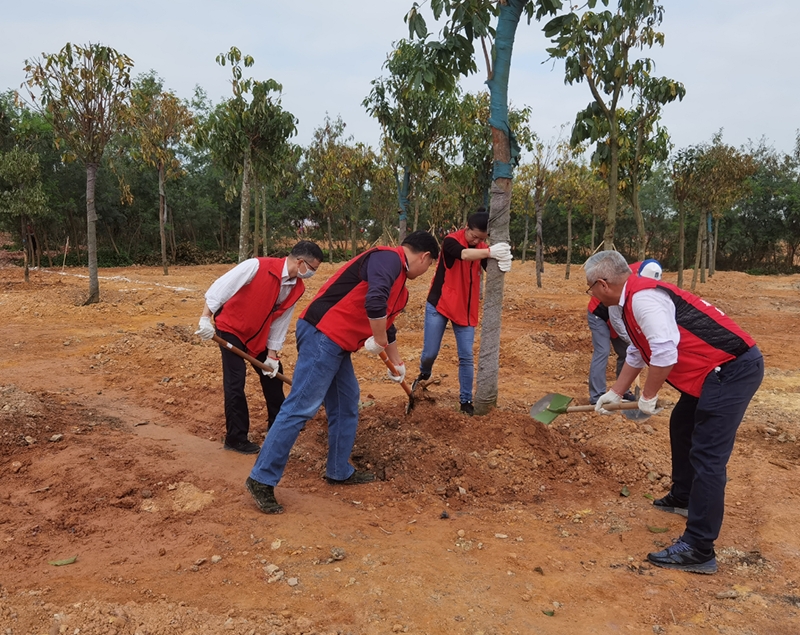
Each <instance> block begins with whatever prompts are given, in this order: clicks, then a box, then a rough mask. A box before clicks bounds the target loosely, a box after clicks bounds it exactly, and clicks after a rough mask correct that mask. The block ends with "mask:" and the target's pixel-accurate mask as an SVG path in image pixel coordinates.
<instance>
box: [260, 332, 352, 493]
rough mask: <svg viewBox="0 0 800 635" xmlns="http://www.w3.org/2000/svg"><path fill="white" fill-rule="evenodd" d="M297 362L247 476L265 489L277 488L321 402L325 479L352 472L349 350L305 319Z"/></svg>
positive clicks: (350, 365) (298, 341) (297, 333)
mask: <svg viewBox="0 0 800 635" xmlns="http://www.w3.org/2000/svg"><path fill="white" fill-rule="evenodd" d="M296 335H297V364H295V368H294V375H293V377H292V390H291V392H290V393H289V396H288V397H287V398H286V401H284V402H283V407H282V408H281V411H280V412H279V413H278V416H277V418H276V419H275V422H274V423H273V424H272V426H271V427H270V429H269V432H268V433H267V438H266V440H265V441H264V444H263V445H262V446H261V452H259V454H258V458H257V459H256V463H255V465H254V466H253V470H252V472H250V477H251V478H252V479H253V480H255V481H258V482H259V483H263V484H265V485H272V486H273V487H274V486H275V485H277V484H278V482H279V481H280V480H281V477H282V476H283V470H284V469H285V468H286V462H287V461H288V460H289V452H290V451H291V450H292V447H293V446H294V444H295V441H297V435H298V434H299V433H300V430H302V428H303V425H304V424H305V422H306V421H308V420H309V419H311V418H312V417H313V416H314V415H315V414H317V411H318V410H319V407H320V406H321V405H322V404H323V403H324V404H325V412H326V414H327V416H328V465H327V469H326V475H327V476H328V477H329V478H333V479H336V480H337V481H343V480H345V479H346V478H348V477H349V476H350V475H351V474H352V473H353V472H354V471H355V469H354V468H353V466H352V465H350V453H351V452H352V450H353V443H355V440H356V429H357V428H358V398H359V389H358V381H357V380H356V374H355V371H354V370H353V362H352V360H351V359H350V351H345V350H343V349H342V348H341V347H340V346H339V345H338V344H336V343H335V342H334V341H333V340H331V339H330V338H328V337H327V336H326V335H325V334H323V333H322V332H321V331H318V330H317V329H316V328H315V327H313V326H312V325H311V324H309V323H308V322H306V321H305V320H297V327H296Z"/></svg>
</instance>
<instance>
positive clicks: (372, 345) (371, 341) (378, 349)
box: [364, 335, 386, 355]
mask: <svg viewBox="0 0 800 635" xmlns="http://www.w3.org/2000/svg"><path fill="white" fill-rule="evenodd" d="M364 348H366V349H367V352H368V353H372V354H373V355H380V354H381V353H382V352H383V349H384V348H386V347H385V346H381V345H380V344H378V343H377V342H376V341H375V338H374V337H373V336H372V335H370V336H369V338H368V339H367V341H366V342H364Z"/></svg>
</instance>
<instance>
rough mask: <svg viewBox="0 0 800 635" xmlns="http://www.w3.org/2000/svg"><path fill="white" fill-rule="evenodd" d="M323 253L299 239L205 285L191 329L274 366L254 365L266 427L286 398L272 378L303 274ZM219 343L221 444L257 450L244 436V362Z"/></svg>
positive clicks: (246, 422)
mask: <svg viewBox="0 0 800 635" xmlns="http://www.w3.org/2000/svg"><path fill="white" fill-rule="evenodd" d="M322 258H323V254H322V250H321V249H320V248H319V246H318V245H317V244H316V243H313V242H311V241H308V240H301V241H300V242H299V243H297V244H296V245H295V246H294V247H293V248H292V250H291V252H290V253H289V255H288V256H287V257H286V258H250V259H248V260H245V261H244V262H241V263H239V264H238V265H236V266H235V267H234V268H233V269H231V270H230V271H229V272H228V273H226V274H225V275H224V276H222V277H221V278H219V279H218V280H217V281H216V282H214V284H212V285H211V287H209V289H208V291H206V295H205V298H206V302H205V306H204V307H203V314H202V317H201V318H200V325H199V328H198V330H197V332H196V333H195V334H196V335H199V336H200V338H201V339H203V340H210V339H211V338H213V337H214V334H215V333H217V334H218V335H219V336H220V337H221V338H222V339H224V340H225V341H226V342H230V343H231V344H233V345H234V346H235V347H237V348H239V349H240V350H242V351H245V352H247V353H249V354H250V355H251V356H252V357H255V358H256V359H257V360H258V361H260V362H263V363H264V364H266V365H267V366H269V368H271V369H272V370H271V372H268V371H266V370H260V369H258V368H256V371H257V372H258V377H259V379H260V381H261V390H262V392H263V393H264V399H265V400H266V402H267V417H268V423H267V429H268V430H269V426H271V425H272V423H273V422H274V421H275V418H276V417H277V416H278V413H279V412H280V409H281V405H282V404H283V401H284V394H283V382H282V381H280V380H279V379H277V378H276V375H277V373H283V365H282V364H281V361H280V358H279V353H280V351H281V349H282V348H283V342H284V340H285V339H286V333H287V331H288V330H289V324H290V322H291V320H292V313H293V312H294V307H295V304H297V301H298V300H299V299H300V296H302V295H303V292H304V291H305V286H304V285H303V279H307V278H310V277H311V276H313V275H314V272H316V270H317V267H319V265H320V263H321V262H322ZM212 315H213V316H214V324H212V322H211V316H212ZM215 325H216V329H215ZM219 348H220V351H221V352H222V385H223V390H224V392H225V430H226V435H225V442H224V444H223V447H224V448H225V449H226V450H232V451H234V452H239V453H240V454H256V453H257V452H258V451H259V450H260V449H261V446H259V445H258V444H256V443H252V442H251V441H250V440H249V439H248V438H247V437H248V433H249V431H250V413H249V410H248V407H247V398H246V397H245V393H244V385H245V376H246V375H247V366H246V364H245V361H244V360H243V359H242V358H241V357H239V356H238V355H236V354H234V353H233V352H231V351H230V350H228V349H227V348H226V347H224V346H222V345H220V347H219Z"/></svg>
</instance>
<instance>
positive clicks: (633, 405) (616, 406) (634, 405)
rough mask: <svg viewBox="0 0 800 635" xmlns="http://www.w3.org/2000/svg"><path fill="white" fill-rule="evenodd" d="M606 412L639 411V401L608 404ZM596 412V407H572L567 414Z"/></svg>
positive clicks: (604, 407)
mask: <svg viewBox="0 0 800 635" xmlns="http://www.w3.org/2000/svg"><path fill="white" fill-rule="evenodd" d="M603 409H604V410H609V411H611V410H638V409H639V402H638V401H625V402H622V403H612V404H608V405H607V406H603ZM593 410H594V406H570V407H569V408H567V412H592V411H593Z"/></svg>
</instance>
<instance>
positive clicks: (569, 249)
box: [564, 207, 572, 280]
mask: <svg viewBox="0 0 800 635" xmlns="http://www.w3.org/2000/svg"><path fill="white" fill-rule="evenodd" d="M571 263H572V207H568V208H567V273H566V275H565V276H564V280H569V266H570V264H571Z"/></svg>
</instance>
